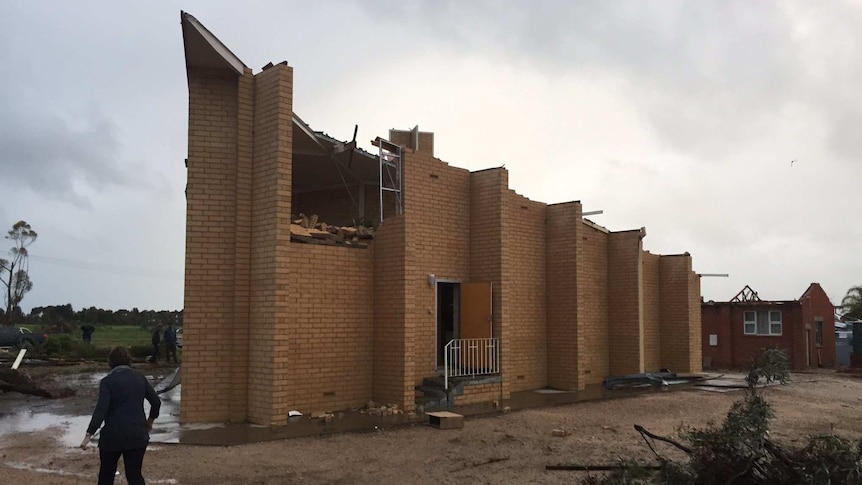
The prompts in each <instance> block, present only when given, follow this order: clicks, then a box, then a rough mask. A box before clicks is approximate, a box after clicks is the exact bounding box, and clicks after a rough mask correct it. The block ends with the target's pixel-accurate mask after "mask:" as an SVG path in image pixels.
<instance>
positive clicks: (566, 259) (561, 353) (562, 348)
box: [545, 202, 586, 390]
mask: <svg viewBox="0 0 862 485" xmlns="http://www.w3.org/2000/svg"><path fill="white" fill-rule="evenodd" d="M581 213H582V209H581V204H580V203H578V202H568V203H565V204H552V205H549V206H548V208H547V209H546V212H545V214H546V222H545V253H546V258H545V268H546V270H545V271H546V277H547V285H546V297H545V302H546V303H545V304H546V308H547V327H548V330H547V332H548V337H547V342H548V385H550V386H551V387H554V388H557V389H566V390H579V389H583V388H584V382H583V380H582V379H579V377H578V376H579V368H578V360H579V359H578V354H579V352H581V353H585V352H586V349H585V348H584V346H583V334H582V333H581V332H579V330H578V329H579V327H578V299H577V291H578V287H577V271H578V260H577V241H578V237H577V234H578V233H577V229H578V226H580V225H581ZM573 295H574V296H573Z"/></svg>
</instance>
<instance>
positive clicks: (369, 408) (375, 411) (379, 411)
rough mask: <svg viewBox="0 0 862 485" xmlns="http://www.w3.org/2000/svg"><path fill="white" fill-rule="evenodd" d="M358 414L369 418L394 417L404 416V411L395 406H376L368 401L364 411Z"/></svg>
mask: <svg viewBox="0 0 862 485" xmlns="http://www.w3.org/2000/svg"><path fill="white" fill-rule="evenodd" d="M359 412H360V413H363V414H368V415H371V416H396V415H399V414H404V411H403V410H402V409H401V408H400V407H398V405H397V404H388V405H378V404H377V403H376V402H374V401H368V404H367V405H366V407H365V409H361V410H360V411H359Z"/></svg>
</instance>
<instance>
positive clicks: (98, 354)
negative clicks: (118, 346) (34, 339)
mask: <svg viewBox="0 0 862 485" xmlns="http://www.w3.org/2000/svg"><path fill="white" fill-rule="evenodd" d="M109 351H110V349H106V348H103V347H96V346H94V345H90V344H88V343H85V342H82V341H80V340H78V339H76V338H74V337H72V336H71V335H69V334H54V335H48V338H47V339H46V340H45V342H44V343H43V344H42V346H41V348H40V349H39V352H41V353H42V354H44V355H46V356H48V357H64V358H71V359H87V360H100V359H107V358H108V352H109Z"/></svg>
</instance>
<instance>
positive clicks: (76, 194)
mask: <svg viewBox="0 0 862 485" xmlns="http://www.w3.org/2000/svg"><path fill="white" fill-rule="evenodd" d="M0 146H2V147H3V150H2V152H0V171H2V173H3V176H4V178H5V179H6V180H8V181H11V182H12V183H13V184H19V185H20V186H23V187H26V188H29V189H31V190H33V191H35V192H37V193H40V194H43V195H45V196H47V197H49V198H55V199H60V200H67V201H70V202H74V203H76V204H78V205H81V204H86V203H87V200H86V197H85V196H84V194H83V193H82V191H81V185H82V184H83V185H85V186H87V187H91V188H96V189H101V188H103V187H104V186H106V185H117V184H126V183H129V182H130V181H131V180H132V179H131V177H130V175H129V174H128V173H127V172H124V170H123V167H121V165H120V164H119V163H118V156H119V153H120V144H119V142H118V140H117V136H116V127H115V125H114V123H113V122H112V121H111V120H109V119H107V118H105V117H104V116H102V115H100V114H93V115H91V116H90V117H88V118H87V119H85V120H83V121H81V122H76V123H74V125H73V124H72V123H70V122H69V121H66V120H64V119H62V118H60V117H58V116H52V115H42V116H40V115H38V114H35V115H21V114H18V115H17V116H16V115H15V114H13V113H12V112H10V111H5V114H4V115H2V116H0Z"/></svg>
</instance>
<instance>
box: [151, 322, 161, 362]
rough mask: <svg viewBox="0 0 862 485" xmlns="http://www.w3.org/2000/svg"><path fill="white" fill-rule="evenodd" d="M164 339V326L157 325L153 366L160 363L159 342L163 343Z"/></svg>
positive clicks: (154, 336)
mask: <svg viewBox="0 0 862 485" xmlns="http://www.w3.org/2000/svg"><path fill="white" fill-rule="evenodd" d="M161 338H162V324H161V323H160V324H158V325H156V328H155V329H154V330H153V355H152V356H151V358H150V362H152V363H153V364H158V363H159V342H161Z"/></svg>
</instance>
